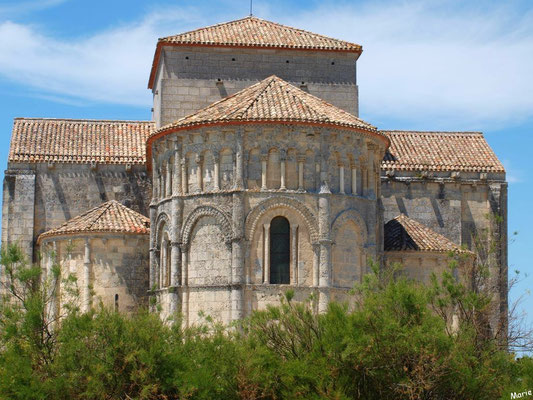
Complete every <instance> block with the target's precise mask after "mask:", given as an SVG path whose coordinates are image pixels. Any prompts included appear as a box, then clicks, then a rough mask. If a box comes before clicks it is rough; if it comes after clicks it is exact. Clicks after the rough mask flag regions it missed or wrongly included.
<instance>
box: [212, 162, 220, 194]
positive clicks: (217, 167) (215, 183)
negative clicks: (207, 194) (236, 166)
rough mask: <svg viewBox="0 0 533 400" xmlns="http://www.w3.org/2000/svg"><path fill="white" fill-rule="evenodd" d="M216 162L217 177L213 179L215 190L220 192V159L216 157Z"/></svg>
mask: <svg viewBox="0 0 533 400" xmlns="http://www.w3.org/2000/svg"><path fill="white" fill-rule="evenodd" d="M214 162H215V165H214V169H215V173H214V175H215V176H214V177H213V180H214V181H213V188H214V189H215V190H220V157H218V156H215V158H214Z"/></svg>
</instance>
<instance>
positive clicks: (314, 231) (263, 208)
mask: <svg viewBox="0 0 533 400" xmlns="http://www.w3.org/2000/svg"><path fill="white" fill-rule="evenodd" d="M275 208H289V209H291V210H293V211H296V213H298V214H299V215H300V216H301V217H302V218H303V220H304V221H305V223H306V225H307V228H308V229H309V235H310V237H311V243H313V244H314V243H317V242H318V226H317V223H316V218H315V216H314V214H313V213H312V212H311V210H309V208H307V206H306V205H305V204H303V203H302V202H300V201H298V200H295V199H292V198H290V197H274V198H270V199H267V200H264V201H262V202H261V203H259V204H258V205H257V206H256V207H255V208H254V209H253V210H252V211H250V212H249V213H248V216H247V217H246V222H245V237H246V240H251V239H252V236H253V233H254V232H255V230H256V228H257V224H258V222H259V220H260V219H261V217H262V216H263V215H264V214H265V213H267V212H268V211H270V210H272V209H275Z"/></svg>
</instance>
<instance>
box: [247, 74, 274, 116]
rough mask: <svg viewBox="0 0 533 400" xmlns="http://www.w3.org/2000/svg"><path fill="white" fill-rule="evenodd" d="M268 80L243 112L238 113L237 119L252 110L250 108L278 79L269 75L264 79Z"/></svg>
mask: <svg viewBox="0 0 533 400" xmlns="http://www.w3.org/2000/svg"><path fill="white" fill-rule="evenodd" d="M269 78H270V80H269V81H268V82H266V84H265V85H264V87H263V88H262V89H261V90H260V91H259V93H257V94H256V96H255V98H254V99H253V100H252V101H251V102H250V103H249V104H248V106H247V107H246V108H245V109H244V110H242V112H241V113H240V115H239V117H242V116H243V115H244V114H245V113H246V112H247V111H248V110H249V109H250V108H252V106H253V105H254V104H255V103H257V102H258V101H259V97H261V95H262V94H263V93H265V92H266V90H267V89H268V88H269V87H270V86H271V85H272V84H273V83H274V82H275V81H276V78H278V77H277V76H276V75H270V76H269V77H268V78H266V79H269ZM266 79H265V80H266ZM265 80H262V81H260V83H264V82H265Z"/></svg>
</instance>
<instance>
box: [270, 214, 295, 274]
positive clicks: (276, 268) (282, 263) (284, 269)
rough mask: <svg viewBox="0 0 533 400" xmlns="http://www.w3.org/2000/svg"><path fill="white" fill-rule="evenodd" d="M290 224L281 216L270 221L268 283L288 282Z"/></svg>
mask: <svg viewBox="0 0 533 400" xmlns="http://www.w3.org/2000/svg"><path fill="white" fill-rule="evenodd" d="M290 249H291V246H290V226H289V221H287V219H286V218H283V217H276V218H274V219H273V220H272V222H271V223H270V283H273V284H288V283H290V273H289V271H290V258H291V253H290Z"/></svg>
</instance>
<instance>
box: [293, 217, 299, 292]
mask: <svg viewBox="0 0 533 400" xmlns="http://www.w3.org/2000/svg"><path fill="white" fill-rule="evenodd" d="M291 255H292V274H291V275H292V279H291V281H292V282H291V283H292V284H293V285H295V286H298V285H299V273H298V272H299V271H298V225H292V226H291Z"/></svg>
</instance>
